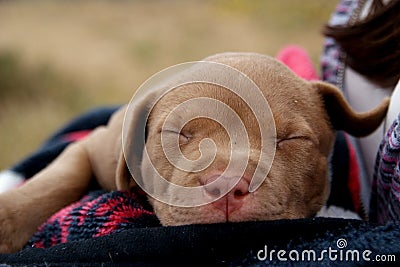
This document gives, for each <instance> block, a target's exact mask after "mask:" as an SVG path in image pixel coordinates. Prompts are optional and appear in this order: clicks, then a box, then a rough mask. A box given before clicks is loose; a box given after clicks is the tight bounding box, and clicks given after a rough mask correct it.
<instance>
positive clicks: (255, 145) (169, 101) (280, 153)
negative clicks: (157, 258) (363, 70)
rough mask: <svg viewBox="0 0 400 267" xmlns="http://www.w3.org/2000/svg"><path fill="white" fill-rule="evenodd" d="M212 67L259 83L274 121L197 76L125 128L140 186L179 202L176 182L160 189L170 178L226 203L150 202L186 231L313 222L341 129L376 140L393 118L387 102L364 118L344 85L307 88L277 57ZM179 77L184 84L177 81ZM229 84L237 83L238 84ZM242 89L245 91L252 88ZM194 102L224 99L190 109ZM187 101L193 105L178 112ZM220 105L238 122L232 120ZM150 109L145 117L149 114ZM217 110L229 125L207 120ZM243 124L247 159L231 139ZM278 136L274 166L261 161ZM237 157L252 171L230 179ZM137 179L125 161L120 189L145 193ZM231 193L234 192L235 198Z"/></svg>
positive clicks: (224, 57)
mask: <svg viewBox="0 0 400 267" xmlns="http://www.w3.org/2000/svg"><path fill="white" fill-rule="evenodd" d="M205 61H209V62H216V63H220V64H224V65H227V66H230V67H232V68H233V69H235V70H238V71H240V72H241V73H243V74H244V75H246V76H247V77H248V78H249V79H251V80H252V81H253V82H254V84H255V85H256V86H257V87H258V88H259V90H260V92H261V94H262V96H263V97H264V98H265V99H266V101H267V104H268V105H269V108H270V111H271V112H272V116H273V121H271V120H266V121H261V122H260V121H259V119H258V118H257V116H255V114H254V109H262V108H263V107H260V106H257V105H256V106H255V107H254V106H252V103H246V101H244V99H243V98H242V97H240V96H239V95H238V94H236V93H235V92H232V91H231V90H229V88H226V87H224V86H221V85H219V84H217V83H205V82H201V81H197V80H196V79H194V80H193V81H194V82H192V83H183V84H181V85H179V86H177V87H176V88H173V90H166V89H165V88H166V87H162V88H163V89H158V90H155V91H153V92H149V93H147V94H144V95H143V96H141V99H142V100H140V102H139V105H136V106H135V107H133V108H132V109H131V110H129V109H128V113H129V114H127V115H129V116H127V118H128V119H126V120H125V126H124V128H125V130H127V132H128V134H127V135H126V137H125V139H126V140H127V141H126V143H125V144H124V146H125V147H126V144H128V146H129V147H130V149H131V151H133V152H128V154H129V153H130V154H129V155H130V156H128V159H127V160H128V165H129V161H130V160H132V159H135V160H138V162H140V165H137V166H136V167H137V168H138V169H140V176H141V177H140V178H139V184H141V185H147V188H151V190H154V191H163V192H165V194H166V195H168V194H170V195H169V198H170V199H174V198H177V196H176V195H174V193H173V191H171V190H169V188H168V184H167V185H163V186H160V187H159V188H156V187H157V185H154V184H152V183H153V181H155V180H157V179H159V177H162V178H163V179H165V180H167V181H169V182H170V183H173V184H175V185H178V186H184V187H199V188H202V190H203V191H202V193H203V194H204V196H208V197H210V199H217V200H216V201H213V202H211V203H207V204H205V205H194V206H193V207H182V206H179V205H169V204H166V203H164V202H167V203H171V202H169V201H160V199H157V198H153V197H152V196H150V198H149V200H150V203H151V204H152V205H153V207H154V211H155V213H156V215H157V216H158V218H159V219H160V221H161V223H162V224H163V225H181V224H194V223H216V222H226V221H231V222H237V221H254V220H271V219H284V218H305V217H311V216H314V215H315V214H316V213H317V212H318V211H319V210H320V209H321V207H322V206H323V205H324V203H325V201H326V199H327V196H328V193H329V179H328V157H329V154H330V151H331V149H332V145H333V142H334V138H335V130H339V129H340V130H345V131H348V132H349V133H350V134H352V135H355V136H363V135H367V134H369V133H371V132H372V131H373V130H375V129H376V128H377V127H378V126H379V124H380V123H381V121H382V119H383V117H384V116H385V113H386V109H387V105H388V101H387V100H385V101H384V102H382V103H381V105H379V106H378V107H377V108H376V109H374V110H372V111H370V112H367V113H363V114H356V113H354V112H353V110H352V109H351V108H350V107H349V105H348V104H347V102H346V101H345V100H344V98H343V96H342V94H341V93H340V91H339V90H338V89H337V88H335V87H333V86H331V85H328V84H326V83H322V82H307V81H304V80H303V79H301V78H299V77H297V76H296V75H295V74H293V73H292V72H291V71H290V70H289V69H288V68H286V67H285V66H284V65H283V64H281V63H279V62H277V61H276V60H274V59H273V58H271V57H267V56H263V55H258V54H248V53H225V54H219V55H215V56H212V57H209V58H206V59H205ZM202 71H204V70H202V67H201V66H200V67H199V66H196V67H195V68H193V69H192V70H189V71H186V72H185V73H184V74H182V75H183V76H186V77H187V76H190V75H193V77H196V75H198V73H199V72H202ZM204 73H207V71H204ZM222 75H225V74H222ZM174 79H178V80H179V79H181V77H179V75H178V77H175V78H174ZM228 79H231V80H234V79H235V77H228ZM241 86H242V87H246V86H245V84H242V85H241ZM242 89H243V90H245V91H246V90H247V91H246V92H247V93H248V95H256V93H257V92H255V91H253V90H254V89H253V87H252V86H250V87H249V88H247V87H246V88H242ZM156 98H157V101H156V104H155V105H154V106H153V107H150V106H149V103H153V102H154V99H156ZM193 99H201V100H204V99H213V100H216V101H209V102H204V101H192V102H191V100H193ZM182 103H185V104H186V105H185V106H184V108H179V107H180V106H181V105H182ZM220 103H223V105H225V107H228V110H230V111H233V112H234V113H235V114H237V116H236V115H235V116H233V117H232V116H229V114H225V113H224V111H222V109H221V108H220V107H221V106H220ZM150 109H151V112H150V114H149V117H148V118H146V116H144V114H146V112H147V111H149V110H150ZM208 111H212V112H214V113H217V114H218V116H219V117H221V118H224V122H225V123H226V124H227V125H228V126H227V125H222V124H221V123H220V122H217V121H216V120H213V119H210V118H208V117H207V116H204V113H205V114H209V112H208ZM197 113H201V114H203V115H201V116H200V115H196V114H197ZM188 114H189V115H188ZM188 116H190V117H191V119H190V120H188V119H187V117H188ZM235 118H236V119H235ZM166 121H168V123H166ZM260 124H266V126H267V128H274V131H267V132H266V133H264V136H263V137H262V135H263V134H262V131H263V127H260ZM262 126H265V125H262ZM243 127H244V129H245V134H246V135H247V140H248V145H249V146H248V153H242V151H241V149H240V147H239V148H238V149H235V150H232V148H233V144H236V139H235V138H233V140H232V134H231V133H232V132H236V133H237V134H239V135H242V134H243V132H242V131H241V130H240V129H243ZM142 128H145V129H146V132H145V133H144V132H143V131H140V130H138V129H142ZM235 129H237V131H235ZM229 131H231V133H229ZM233 135H235V134H233ZM138 136H139V137H138ZM138 138H139V139H145V141H146V145H145V148H144V147H143V146H140V145H139V146H138V145H137V144H136V143H135V141H134V140H138ZM269 139H273V140H274V142H273V145H274V147H273V148H272V149H274V153H272V155H274V157H273V161H272V165H270V166H269V165H268V164H266V162H260V160H261V159H263V154H264V153H265V151H264V150H263V145H265V140H269ZM204 140H212V141H213V143H214V145H209V146H207V145H204ZM238 140H239V139H238ZM209 150H210V151H212V152H210V154H212V161H211V162H209V164H206V166H203V165H204V162H202V161H201V159H202V158H203V157H204V156H205V155H204V154H207V153H208V151H209ZM174 151H175V152H179V153H174ZM125 154H126V151H125ZM232 157H233V158H235V160H237V161H238V162H240V161H243V162H245V168H244V169H243V170H239V169H237V170H235V165H237V164H232V165H234V166H233V167H232V168H231V169H230V171H229V172H228V173H227V172H225V171H226V170H227V168H228V166H229V164H230V161H231V160H232ZM199 159H200V160H199ZM261 161H262V160H261ZM182 165H184V166H185V167H184V168H182V167H181V166H182ZM256 170H257V171H256ZM253 176H254V177H253ZM255 176H258V178H262V179H261V180H262V181H263V182H262V184H261V185H260V186H259V187H258V188H257V190H255V191H252V190H249V185H250V184H251V180H252V179H253V178H255ZM135 178H136V177H135ZM137 181H138V180H137V179H136V182H134V181H133V179H132V178H131V175H130V173H129V171H128V167H127V165H126V163H125V159H124V157H123V156H121V160H120V162H119V165H118V170H117V184H118V187H119V188H120V189H128V188H129V187H132V186H136V184H137ZM226 188H229V192H228V193H227V194H225V193H226V192H227V191H228V190H226ZM188 197H190V196H188Z"/></svg>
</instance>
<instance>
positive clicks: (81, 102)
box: [0, 0, 339, 170]
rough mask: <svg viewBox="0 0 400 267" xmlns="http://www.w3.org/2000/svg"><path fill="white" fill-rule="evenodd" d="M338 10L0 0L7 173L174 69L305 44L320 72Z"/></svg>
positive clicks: (1, 120)
mask: <svg viewBox="0 0 400 267" xmlns="http://www.w3.org/2000/svg"><path fill="white" fill-rule="evenodd" d="M338 2H339V1H338V0H336V1H334V0H306V1H304V0H186V1H183V0H182V1H178V0H169V1H161V0H158V1H157V0H151V1H145V0H142V1H139V0H136V1H128V0H118V1H111V0H109V1H101V0H97V1H95V0H93V1H85V0H81V1H39V0H38V1H7V0H0V149H1V153H0V170H1V169H4V168H6V167H8V166H9V165H10V164H13V163H15V162H16V161H18V160H19V159H21V158H22V157H24V156H26V155H27V154H28V153H30V152H32V151H33V150H35V149H36V148H37V147H38V146H39V145H40V144H41V143H42V142H43V141H44V140H45V138H46V137H47V136H48V135H49V134H51V133H52V132H53V131H54V130H56V129H57V128H58V127H60V126H61V125H63V124H64V123H65V122H67V121H68V120H69V119H71V118H73V117H74V116H76V115H78V114H79V113H81V112H83V111H86V110H88V109H90V108H93V107H96V106H100V105H112V104H123V103H127V102H128V101H129V100H130V98H131V96H132V95H133V93H134V91H135V90H136V89H137V88H138V87H139V86H140V85H141V84H142V83H143V82H144V81H145V80H146V79H147V78H149V77H150V76H151V75H153V74H154V73H156V72H158V71H160V70H162V69H163V68H166V67H169V66H171V65H174V64H178V63H182V62H185V61H193V60H200V59H202V58H204V57H206V56H208V55H211V54H214V53H218V52H225V51H249V52H258V53H263V54H269V55H273V56H274V55H276V53H277V52H278V51H279V50H280V49H281V48H282V47H284V46H285V45H288V44H298V45H301V46H303V47H304V48H305V49H306V50H307V51H308V52H309V53H310V55H311V57H312V60H313V62H314V64H315V66H316V68H317V69H318V70H319V56H320V54H321V51H322V43H323V37H322V35H321V28H322V26H323V25H324V24H325V23H326V22H327V21H328V19H329V16H330V14H331V12H333V10H334V8H335V6H336V5H337V3H338Z"/></svg>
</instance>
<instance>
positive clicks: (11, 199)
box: [0, 142, 92, 253]
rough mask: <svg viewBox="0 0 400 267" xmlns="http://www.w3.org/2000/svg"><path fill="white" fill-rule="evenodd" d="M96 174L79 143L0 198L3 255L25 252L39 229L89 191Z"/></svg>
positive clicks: (0, 237)
mask: <svg viewBox="0 0 400 267" xmlns="http://www.w3.org/2000/svg"><path fill="white" fill-rule="evenodd" d="M91 177H92V170H91V165H90V161H89V158H88V156H87V152H86V149H85V146H84V145H83V144H82V143H80V142H78V143H74V144H72V145H70V146H68V147H67V148H66V149H65V151H64V152H63V153H62V154H61V155H60V156H59V157H58V158H57V159H56V160H55V161H54V162H52V163H51V164H50V165H49V166H48V167H47V168H45V169H44V170H42V171H41V172H39V173H38V174H37V175H36V176H34V177H33V178H32V179H30V180H29V181H28V182H26V183H25V184H24V185H22V186H21V187H19V188H17V189H14V190H11V191H8V192H5V193H3V194H0V253H9V252H15V251H18V250H19V249H21V248H22V247H23V246H24V245H25V244H26V242H27V241H28V240H29V238H30V237H31V236H32V235H33V234H34V233H35V231H36V230H37V228H38V227H39V226H40V225H41V224H42V223H43V222H44V221H45V220H46V219H47V218H48V217H50V216H51V215H52V214H54V213H55V212H56V211H58V210H59V209H61V208H62V207H64V206H66V205H68V204H70V203H71V202H73V201H76V200H78V199H79V198H80V197H81V196H82V195H83V194H84V193H85V191H86V190H87V187H88V185H89V182H90V179H91Z"/></svg>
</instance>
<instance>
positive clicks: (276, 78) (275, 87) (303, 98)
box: [150, 53, 324, 130]
mask: <svg viewBox="0 0 400 267" xmlns="http://www.w3.org/2000/svg"><path fill="white" fill-rule="evenodd" d="M205 60H206V61H211V62H217V63H222V64H225V65H228V66H230V67H232V68H234V69H236V70H238V71H240V72H241V73H243V74H244V75H246V76H247V77H248V78H249V79H251V80H252V82H254V84H255V85H256V86H257V87H258V89H259V90H260V91H261V92H262V94H263V95H264V97H265V99H266V100H267V102H268V105H269V106H270V108H271V110H272V113H273V116H274V118H275V120H277V122H278V124H279V125H277V127H278V128H279V126H280V125H283V124H286V123H289V121H290V123H293V122H296V121H306V122H309V123H310V124H312V123H314V122H313V121H315V120H317V118H316V116H321V112H322V114H323V111H324V109H323V106H322V104H321V99H320V96H319V95H318V94H317V93H316V92H315V90H313V88H311V86H310V85H309V83H307V82H306V81H304V80H302V79H301V78H299V77H297V76H296V75H295V74H293V73H292V72H291V71H290V70H289V69H288V68H287V67H286V66H284V65H283V64H281V63H279V62H277V61H276V60H275V59H273V58H271V57H268V56H260V55H257V54H248V55H247V56H243V55H241V56H238V55H236V54H229V53H226V54H222V55H221V54H220V55H217V56H213V57H209V58H206V59H205ZM205 67H206V66H205ZM221 75H224V73H222V74H221ZM229 79H232V80H234V79H235V77H229ZM242 89H243V90H244V91H245V92H246V94H249V95H252V94H255V92H254V90H255V89H254V87H251V86H249V87H248V88H242ZM199 97H206V98H212V99H216V100H219V101H222V102H224V103H225V104H227V105H229V106H230V107H231V108H232V109H233V110H235V111H236V113H237V114H238V115H239V116H240V117H241V119H242V120H243V121H244V122H246V123H247V124H248V125H246V126H249V127H252V124H254V123H256V122H254V121H253V119H252V118H254V116H251V110H250V109H249V108H248V106H249V105H248V104H249V103H245V102H244V101H243V99H241V98H240V97H239V96H237V95H235V93H233V92H232V91H231V90H230V88H224V87H223V86H218V85H215V84H209V83H205V82H193V83H190V84H185V85H182V86H178V87H176V88H174V89H173V90H170V91H169V92H168V93H167V94H165V95H164V96H163V97H162V98H160V100H159V101H158V103H157V105H156V107H157V108H156V109H155V110H154V111H153V112H152V114H151V116H150V122H152V121H153V120H152V118H153V119H154V118H157V119H159V118H160V117H163V116H167V114H169V112H171V110H173V109H174V108H176V107H177V106H178V105H180V104H181V103H183V102H185V101H187V100H189V99H193V98H199ZM250 105H252V106H253V107H254V105H253V103H250ZM188 108H190V105H189V106H188ZM203 108H205V109H206V108H207V109H212V108H215V107H213V106H212V105H209V106H204V107H203ZM259 108H262V107H257V106H256V107H255V109H259ZM307 110H308V111H309V112H307ZM277 130H279V129H277Z"/></svg>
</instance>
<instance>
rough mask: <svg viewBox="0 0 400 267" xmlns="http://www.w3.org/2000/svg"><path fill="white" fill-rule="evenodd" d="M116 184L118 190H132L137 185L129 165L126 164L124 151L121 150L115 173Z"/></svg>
mask: <svg viewBox="0 0 400 267" xmlns="http://www.w3.org/2000/svg"><path fill="white" fill-rule="evenodd" d="M115 184H116V186H117V190H128V191H129V190H131V189H132V188H133V187H136V186H137V185H136V183H135V180H134V179H133V177H132V175H131V173H130V171H129V169H128V165H127V164H126V160H125V156H124V153H123V151H121V153H120V155H119V158H118V163H117V170H116V175H115Z"/></svg>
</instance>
